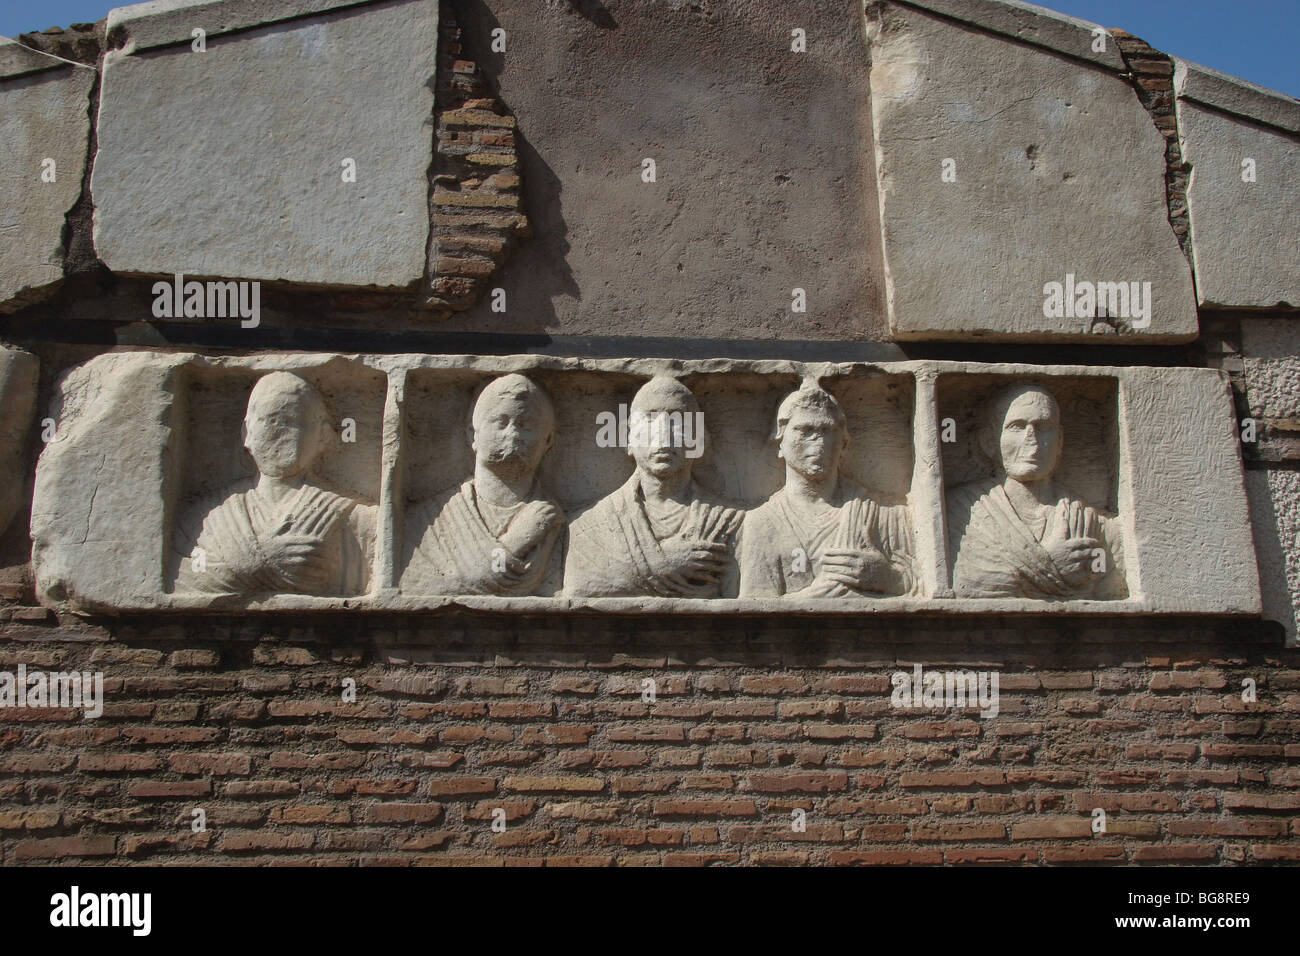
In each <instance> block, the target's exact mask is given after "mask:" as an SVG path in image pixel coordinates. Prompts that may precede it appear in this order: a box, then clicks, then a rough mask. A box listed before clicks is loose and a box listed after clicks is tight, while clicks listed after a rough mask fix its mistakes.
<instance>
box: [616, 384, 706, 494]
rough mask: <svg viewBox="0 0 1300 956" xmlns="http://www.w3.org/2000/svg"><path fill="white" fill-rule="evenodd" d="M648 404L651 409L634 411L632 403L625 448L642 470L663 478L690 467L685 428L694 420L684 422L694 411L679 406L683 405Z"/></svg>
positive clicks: (635, 409) (670, 403)
mask: <svg viewBox="0 0 1300 956" xmlns="http://www.w3.org/2000/svg"><path fill="white" fill-rule="evenodd" d="M650 404H651V406H653V407H646V408H637V407H636V405H635V403H634V404H633V407H632V409H631V414H630V415H629V416H628V435H627V449H628V453H629V454H630V455H631V456H632V457H633V458H634V459H635V460H636V466H637V468H639V469H640V470H641V471H644V472H647V473H648V474H651V475H654V476H655V477H656V478H666V477H668V476H669V475H675V474H677V473H678V472H679V471H681V470H682V469H683V468H688V467H690V465H689V462H688V460H687V457H686V444H687V442H686V438H687V436H686V435H685V428H688V427H690V426H691V424H693V420H692V422H688V421H687V417H688V416H691V415H693V412H692V411H691V409H688V408H683V407H681V404H682V403H672V402H652V403H650ZM659 406H662V407H659ZM669 406H671V407H669Z"/></svg>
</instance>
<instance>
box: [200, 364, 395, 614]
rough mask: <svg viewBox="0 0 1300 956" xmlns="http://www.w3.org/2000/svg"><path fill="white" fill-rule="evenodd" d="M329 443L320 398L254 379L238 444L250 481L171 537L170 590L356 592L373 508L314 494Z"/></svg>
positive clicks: (360, 589) (369, 551)
mask: <svg viewBox="0 0 1300 956" xmlns="http://www.w3.org/2000/svg"><path fill="white" fill-rule="evenodd" d="M334 441H336V435H335V432H334V426H333V419H332V418H331V416H330V414H329V410H328V408H327V407H326V404H325V399H324V397H323V396H322V395H321V394H320V392H319V391H317V389H316V387H315V386H313V385H312V384H311V383H310V382H308V381H307V380H306V379H304V378H302V377H301V376H299V375H295V374H293V373H291V372H271V373H269V374H267V375H264V376H262V377H261V378H260V379H259V380H258V382H257V384H256V385H255V386H254V387H253V391H252V394H250V395H249V398H248V410H247V413H246V414H245V416H244V424H243V444H244V448H245V449H246V450H247V451H248V454H249V455H250V456H251V457H252V459H253V462H254V464H255V465H256V466H257V476H256V477H255V478H251V479H246V480H243V481H240V482H237V483H236V484H235V485H233V486H231V487H229V488H226V489H224V490H223V491H222V492H221V494H220V495H219V496H218V498H217V500H216V501H215V502H214V501H200V502H199V503H198V504H197V505H196V506H195V507H194V508H192V509H190V511H189V514H188V520H185V521H182V522H181V523H180V526H179V530H178V545H179V550H180V552H181V561H180V571H179V574H178V575H177V579H176V590H177V591H178V592H187V591H188V592H198V593H201V594H207V595H213V596H222V595H225V596H232V597H234V596H239V597H249V596H254V595H261V594H275V593H290V594H314V595H350V594H361V593H364V592H365V591H367V590H368V589H369V582H370V572H371V567H372V565H373V553H374V544H373V542H374V531H375V527H374V526H375V507H374V506H373V505H366V504H362V503H361V502H358V501H357V500H355V499H353V498H349V497H346V496H344V495H340V494H336V493H334V492H332V491H329V490H326V489H325V488H323V487H321V485H320V484H319V482H318V481H317V480H316V479H315V477H314V476H313V474H312V467H313V465H314V464H315V463H316V461H317V460H318V459H319V458H320V456H322V455H323V454H325V453H326V452H327V451H328V450H329V449H330V447H331V445H332V443H333V442H334Z"/></svg>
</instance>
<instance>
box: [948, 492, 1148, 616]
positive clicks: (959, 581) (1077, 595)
mask: <svg viewBox="0 0 1300 956" xmlns="http://www.w3.org/2000/svg"><path fill="white" fill-rule="evenodd" d="M1056 491H1057V495H1058V498H1057V502H1056V505H1055V507H1054V508H1053V509H1052V510H1051V512H1050V513H1049V514H1048V518H1047V523H1046V526H1045V527H1044V529H1043V532H1042V534H1041V536H1040V535H1037V534H1035V530H1034V529H1033V528H1031V527H1030V526H1029V525H1028V524H1027V523H1026V522H1025V521H1024V520H1023V519H1022V518H1021V517H1020V515H1019V514H1017V513H1016V509H1015V508H1014V507H1013V506H1012V504H1011V499H1010V498H1008V497H1007V493H1006V491H1005V490H1004V488H1003V487H1002V484H1001V482H999V481H995V480H986V481H982V482H972V483H971V484H968V485H963V486H961V487H960V488H957V489H956V490H954V491H951V492H949V495H948V499H949V504H948V532H949V538H950V540H951V541H952V544H953V554H954V555H955V557H954V560H953V589H954V590H955V591H956V593H957V594H958V595H959V596H961V597H1024V598H1035V599H1039V600H1067V599H1072V598H1073V599H1083V598H1094V599H1098V600H1113V599H1115V598H1122V597H1125V596H1126V595H1127V589H1126V587H1125V584H1124V572H1123V549H1122V548H1121V547H1120V529H1119V523H1118V522H1117V520H1116V519H1115V518H1114V517H1112V516H1110V515H1107V514H1105V513H1103V512H1101V511H1098V510H1097V509H1096V508H1092V507H1090V506H1088V505H1086V504H1084V503H1083V502H1082V501H1080V500H1079V499H1077V498H1074V497H1071V496H1070V495H1068V494H1065V493H1063V492H1062V491H1061V490H1060V489H1059V488H1058V489H1056ZM1081 537H1087V538H1096V539H1097V540H1098V542H1099V543H1100V544H1101V546H1102V548H1104V549H1105V551H1106V556H1105V561H1106V565H1105V566H1106V572H1105V573H1104V574H1096V575H1093V576H1091V577H1090V578H1089V579H1088V580H1086V581H1085V582H1083V583H1082V584H1080V585H1071V584H1070V583H1069V582H1068V581H1067V580H1066V579H1065V576H1064V575H1063V574H1062V573H1061V571H1060V569H1059V568H1057V566H1056V564H1055V562H1053V560H1052V556H1051V555H1050V554H1049V553H1048V551H1047V549H1046V548H1044V547H1043V545H1042V542H1043V541H1058V540H1065V539H1068V538H1081Z"/></svg>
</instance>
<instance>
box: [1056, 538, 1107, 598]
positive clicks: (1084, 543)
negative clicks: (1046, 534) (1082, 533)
mask: <svg viewBox="0 0 1300 956" xmlns="http://www.w3.org/2000/svg"><path fill="white" fill-rule="evenodd" d="M1043 547H1044V548H1046V549H1047V553H1048V554H1049V555H1051V556H1052V562H1053V563H1054V564H1055V565H1056V567H1057V569H1058V570H1060V572H1061V576H1062V577H1064V578H1065V580H1066V583H1068V584H1069V585H1070V586H1071V587H1076V588H1077V587H1080V586H1082V585H1084V584H1087V583H1089V582H1090V581H1091V580H1092V579H1093V570H1092V562H1093V560H1094V559H1095V557H1096V556H1095V555H1094V554H1093V553H1092V552H1093V549H1095V548H1100V547H1101V542H1100V541H1098V540H1097V539H1096V538H1066V539H1065V540H1064V541H1044V542H1043Z"/></svg>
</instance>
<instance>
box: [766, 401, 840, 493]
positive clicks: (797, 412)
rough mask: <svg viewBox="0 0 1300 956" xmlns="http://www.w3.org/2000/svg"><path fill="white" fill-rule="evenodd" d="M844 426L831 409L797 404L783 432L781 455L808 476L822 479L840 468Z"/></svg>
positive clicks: (789, 463) (791, 465) (790, 464)
mask: <svg viewBox="0 0 1300 956" xmlns="http://www.w3.org/2000/svg"><path fill="white" fill-rule="evenodd" d="M843 451H844V428H843V426H842V425H841V424H840V423H839V422H837V421H836V419H835V416H834V415H833V414H832V413H831V412H830V410H829V409H825V408H807V407H802V406H796V407H795V408H793V409H792V410H791V412H790V420H789V421H788V422H787V423H786V426H785V431H784V432H782V434H781V450H780V457H782V458H784V459H785V461H786V464H787V465H788V466H789V467H791V468H793V469H794V470H795V471H797V472H798V473H799V474H801V475H803V476H804V477H806V478H823V477H826V476H827V475H832V474H834V473H835V472H836V470H837V469H838V468H839V464H840V455H841V453H842V452H843Z"/></svg>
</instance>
